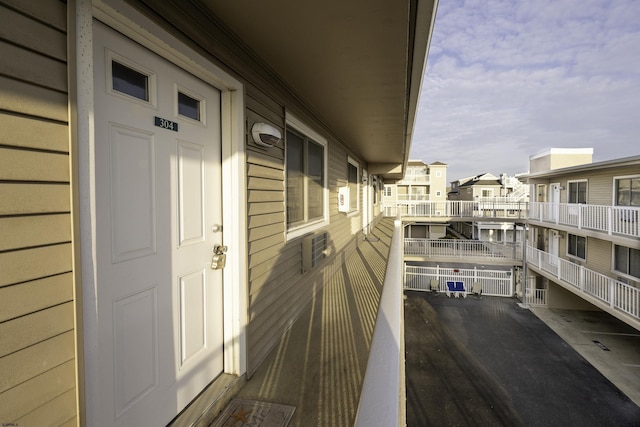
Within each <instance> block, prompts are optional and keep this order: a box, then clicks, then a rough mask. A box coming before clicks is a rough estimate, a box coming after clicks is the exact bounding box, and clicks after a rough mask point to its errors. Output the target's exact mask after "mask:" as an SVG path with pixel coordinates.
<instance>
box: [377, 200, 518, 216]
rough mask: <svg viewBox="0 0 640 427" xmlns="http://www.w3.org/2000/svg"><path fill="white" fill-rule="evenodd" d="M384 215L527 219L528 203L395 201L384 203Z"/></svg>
mask: <svg viewBox="0 0 640 427" xmlns="http://www.w3.org/2000/svg"><path fill="white" fill-rule="evenodd" d="M384 215H385V216H390V217H397V216H398V215H400V216H401V217H402V216H409V217H416V216H418V217H435V218H517V219H525V218H526V217H527V202H513V201H509V200H506V199H504V200H503V199H490V200H478V201H472V202H469V201H459V200H447V201H397V202H396V201H393V202H385V203H384Z"/></svg>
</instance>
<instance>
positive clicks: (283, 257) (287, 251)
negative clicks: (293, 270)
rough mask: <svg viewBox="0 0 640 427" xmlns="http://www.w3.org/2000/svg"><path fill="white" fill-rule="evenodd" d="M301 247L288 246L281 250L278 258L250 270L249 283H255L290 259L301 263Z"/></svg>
mask: <svg viewBox="0 0 640 427" xmlns="http://www.w3.org/2000/svg"><path fill="white" fill-rule="evenodd" d="M301 256H302V255H301V247H300V245H287V246H286V247H285V248H284V249H281V251H280V254H279V256H278V257H273V258H271V259H269V260H267V261H265V262H264V263H262V264H259V265H255V266H253V267H252V268H251V269H250V270H249V281H250V282H251V283H253V281H254V280H255V279H256V278H257V277H259V276H262V275H264V274H267V273H269V272H270V271H271V270H275V267H276V265H277V264H278V263H280V262H282V263H286V262H287V261H288V260H289V259H292V258H294V259H296V260H297V262H298V263H301V260H302V258H301Z"/></svg>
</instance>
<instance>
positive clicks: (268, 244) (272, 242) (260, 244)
mask: <svg viewBox="0 0 640 427" xmlns="http://www.w3.org/2000/svg"><path fill="white" fill-rule="evenodd" d="M283 246H284V238H283V237H282V235H275V236H270V237H266V238H264V239H259V240H255V241H253V242H251V243H249V254H254V253H256V252H259V251H263V250H266V249H268V250H269V251H279V250H280V249H281V248H282V247H283Z"/></svg>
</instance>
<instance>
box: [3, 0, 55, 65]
mask: <svg viewBox="0 0 640 427" xmlns="http://www.w3.org/2000/svg"><path fill="white" fill-rule="evenodd" d="M30 2H31V1H29V2H23V3H30ZM38 3H44V2H38ZM49 3H57V2H49ZM45 21H46V22H48V19H46V20H45ZM65 21H66V19H65ZM0 38H3V39H6V40H11V41H13V42H14V43H15V44H17V45H19V46H24V47H26V48H28V49H31V50H34V51H36V52H39V53H44V54H46V55H49V56H51V57H53V58H57V59H59V60H60V61H62V62H66V59H67V36H66V34H65V33H64V32H63V31H60V30H56V29H54V28H51V27H48V26H44V25H42V24H41V23H39V22H37V21H34V20H33V19H30V18H28V17H26V16H24V15H21V14H19V13H16V12H14V11H12V10H10V9H5V8H4V7H0ZM42 71H45V70H42Z"/></svg>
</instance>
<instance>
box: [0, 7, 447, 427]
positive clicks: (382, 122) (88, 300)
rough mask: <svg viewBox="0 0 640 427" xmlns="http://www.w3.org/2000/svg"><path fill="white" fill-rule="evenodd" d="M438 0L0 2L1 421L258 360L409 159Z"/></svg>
mask: <svg viewBox="0 0 640 427" xmlns="http://www.w3.org/2000/svg"><path fill="white" fill-rule="evenodd" d="M436 5H437V1H436V2H433V1H426V2H419V3H418V2H413V1H396V0H385V1H382V2H376V5H375V7H372V6H371V4H370V2H367V1H364V0H356V1H349V2H336V1H328V2H327V1H319V2H311V3H309V2H299V1H293V0H284V1H279V2H249V1H226V2H212V1H201V0H184V1H164V0H126V1H125V0H93V1H92V0H68V1H45V0H35V1H8V0H7V1H4V0H0V16H1V17H2V36H1V37H2V43H1V44H0V49H1V51H2V58H3V59H2V60H0V87H1V88H2V96H0V110H1V111H0V124H2V129H3V131H2V132H0V151H1V152H2V153H1V154H0V337H1V338H0V372H1V373H2V374H1V375H0V420H1V421H2V422H3V423H5V424H13V423H15V425H24V426H26V425H34V426H35V425H69V426H71V425H88V426H116V425H119V426H144V425H153V426H159V425H166V424H167V423H169V422H170V421H171V420H172V419H173V418H174V417H175V416H176V415H177V414H179V413H180V412H181V411H182V409H183V408H185V406H187V405H188V404H189V403H190V402H192V401H193V399H195V398H196V397H198V396H199V395H201V392H203V390H211V389H212V388H213V389H215V390H229V389H233V385H234V384H237V381H238V379H240V378H244V379H246V378H247V377H250V376H251V374H252V373H254V372H255V371H256V369H257V368H258V367H259V366H260V364H261V363H262V362H263V360H265V358H266V357H267V355H268V354H269V352H270V351H271V350H272V349H273V348H274V346H275V345H276V344H277V343H278V342H279V340H280V339H281V337H282V336H283V335H284V334H285V333H286V331H287V329H288V328H289V327H290V325H291V324H292V323H293V322H295V320H296V319H297V317H298V316H299V314H300V313H301V312H302V311H303V310H304V308H305V307H306V306H307V305H308V303H309V302H310V301H312V300H313V299H314V296H315V295H316V292H318V290H319V289H321V288H322V287H323V285H324V283H325V281H326V280H328V278H329V277H331V273H333V272H335V271H337V270H339V269H340V268H341V265H342V264H341V263H343V262H344V260H345V259H346V258H347V257H348V255H349V254H351V253H353V252H354V251H355V250H356V249H357V245H358V244H359V242H361V241H362V240H363V239H362V236H363V230H364V232H366V231H367V230H368V228H369V226H370V225H371V224H372V223H374V222H375V221H376V220H377V219H378V218H379V217H380V215H381V205H380V200H381V197H380V194H379V193H380V190H381V189H380V184H381V183H382V180H386V181H391V180H396V179H400V178H401V177H402V176H403V175H404V174H405V173H406V171H407V161H408V159H407V157H406V156H407V153H409V150H410V140H409V139H408V138H407V135H411V134H412V133H413V124H414V118H415V117H414V116H415V112H416V109H417V100H418V96H419V93H420V84H421V82H422V76H423V73H424V66H425V60H426V55H427V51H428V45H429V41H430V35H431V30H432V28H431V25H432V22H433V19H434V13H435V8H436ZM257 124H261V126H260V127H261V129H262V130H261V131H260V130H259V129H258V127H257V126H256V127H254V126H255V125H257ZM262 125H264V126H262ZM252 130H257V131H258V132H257V133H256V134H254V133H253V132H252ZM278 134H280V135H281V136H282V138H278ZM339 195H340V196H346V198H344V197H343V198H339ZM344 203H346V205H344ZM223 245H224V246H223ZM212 250H213V251H214V253H213V254H212ZM225 252H226V253H225ZM225 257H226V266H225V267H224V269H223V268H222V267H223V266H224V265H225ZM212 266H213V267H215V268H216V269H212V268H211V267H212ZM282 368H283V370H286V366H283V367H282ZM203 395H204V394H203ZM196 406H197V405H196ZM203 408H206V405H205V406H203ZM354 411H355V410H354ZM185 422H186V421H185Z"/></svg>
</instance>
